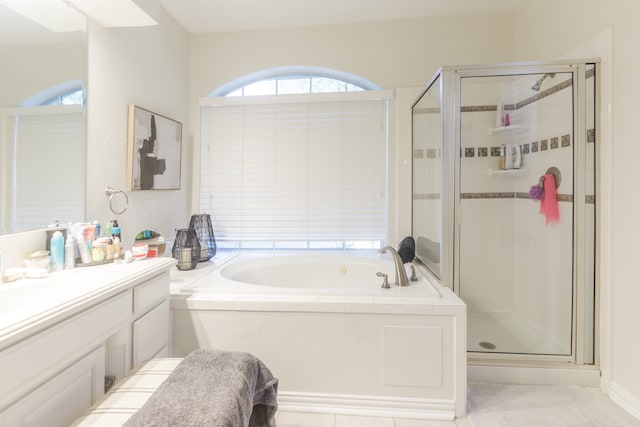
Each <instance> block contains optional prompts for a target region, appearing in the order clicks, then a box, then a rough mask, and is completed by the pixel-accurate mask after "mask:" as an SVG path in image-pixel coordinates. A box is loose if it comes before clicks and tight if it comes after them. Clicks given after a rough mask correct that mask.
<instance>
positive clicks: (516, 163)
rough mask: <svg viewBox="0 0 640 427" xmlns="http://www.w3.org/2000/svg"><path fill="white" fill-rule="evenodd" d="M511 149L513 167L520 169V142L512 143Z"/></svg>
mask: <svg viewBox="0 0 640 427" xmlns="http://www.w3.org/2000/svg"><path fill="white" fill-rule="evenodd" d="M511 150H512V152H513V168H514V169H520V166H522V147H521V146H520V144H514V145H513V146H512V147H511Z"/></svg>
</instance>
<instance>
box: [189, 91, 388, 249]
mask: <svg viewBox="0 0 640 427" xmlns="http://www.w3.org/2000/svg"><path fill="white" fill-rule="evenodd" d="M324 95H327V94H317V95H277V96H266V97H250V98H244V99H243V98H215V99H212V98H205V99H203V100H202V101H201V115H202V121H201V123H202V134H201V135H202V139H201V172H200V177H201V182H200V208H201V211H203V212H207V213H210V214H212V218H213V220H214V223H215V224H214V228H215V232H216V238H217V240H218V241H219V242H220V246H221V247H234V248H276V249H277V248H299V249H303V248H305V249H306V248H311V249H321V248H326V249H336V248H337V249H343V248H344V249H349V248H377V247H380V245H382V244H384V242H385V241H386V236H387V104H388V98H389V94H388V93H386V92H378V91H376V92H371V91H369V92H359V93H357V94H353V93H352V94H348V93H347V94H332V95H330V96H324Z"/></svg>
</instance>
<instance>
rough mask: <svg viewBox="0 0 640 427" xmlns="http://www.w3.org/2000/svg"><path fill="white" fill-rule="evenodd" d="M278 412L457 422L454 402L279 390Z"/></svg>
mask: <svg viewBox="0 0 640 427" xmlns="http://www.w3.org/2000/svg"><path fill="white" fill-rule="evenodd" d="M278 409H279V410H281V411H284V412H307V413H328V414H340V415H360V416H367V417H388V418H414V419H421V420H441V421H451V420H453V419H455V403H454V402H453V401H448V400H436V399H417V398H409V397H407V398H401V397H378V396H364V395H350V394H317V393H302V392H286V391H279V392H278Z"/></svg>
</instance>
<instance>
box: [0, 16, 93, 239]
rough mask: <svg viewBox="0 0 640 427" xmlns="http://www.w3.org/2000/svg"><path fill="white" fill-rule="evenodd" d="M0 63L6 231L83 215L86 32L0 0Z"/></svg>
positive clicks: (0, 212) (0, 205)
mask: <svg viewBox="0 0 640 427" xmlns="http://www.w3.org/2000/svg"><path fill="white" fill-rule="evenodd" d="M84 26H85V28H86V23H85V24H84ZM0 64H2V67H0V234H7V233H12V232H18V231H28V230H34V229H42V228H45V227H47V226H48V225H50V224H52V223H54V222H56V221H58V222H60V223H68V222H77V221H83V220H84V209H85V200H84V197H85V196H84V193H85V190H84V187H85V141H86V137H85V135H86V120H85V108H84V98H85V97H84V93H85V90H86V88H85V85H86V69H87V40H86V31H71V32H53V31H51V30H48V29H46V28H45V27H43V26H41V25H39V24H36V23H35V22H33V21H31V20H29V19H27V18H25V17H23V16H22V15H20V14H18V13H17V12H14V11H13V10H11V9H9V8H7V7H5V6H3V5H2V4H0ZM64 94H67V96H64V97H61V95H64ZM70 104H75V105H70ZM43 105H46V106H43Z"/></svg>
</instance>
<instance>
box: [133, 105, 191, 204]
mask: <svg viewBox="0 0 640 427" xmlns="http://www.w3.org/2000/svg"><path fill="white" fill-rule="evenodd" d="M127 145H128V147H127V187H128V190H129V191H136V190H179V189H180V177H181V172H182V123H180V122H178V121H175V120H173V119H170V118H168V117H165V116H163V115H161V114H157V113H154V112H152V111H150V110H147V109H145V108H142V107H139V106H137V105H133V104H131V105H129V115H128V138H127Z"/></svg>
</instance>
